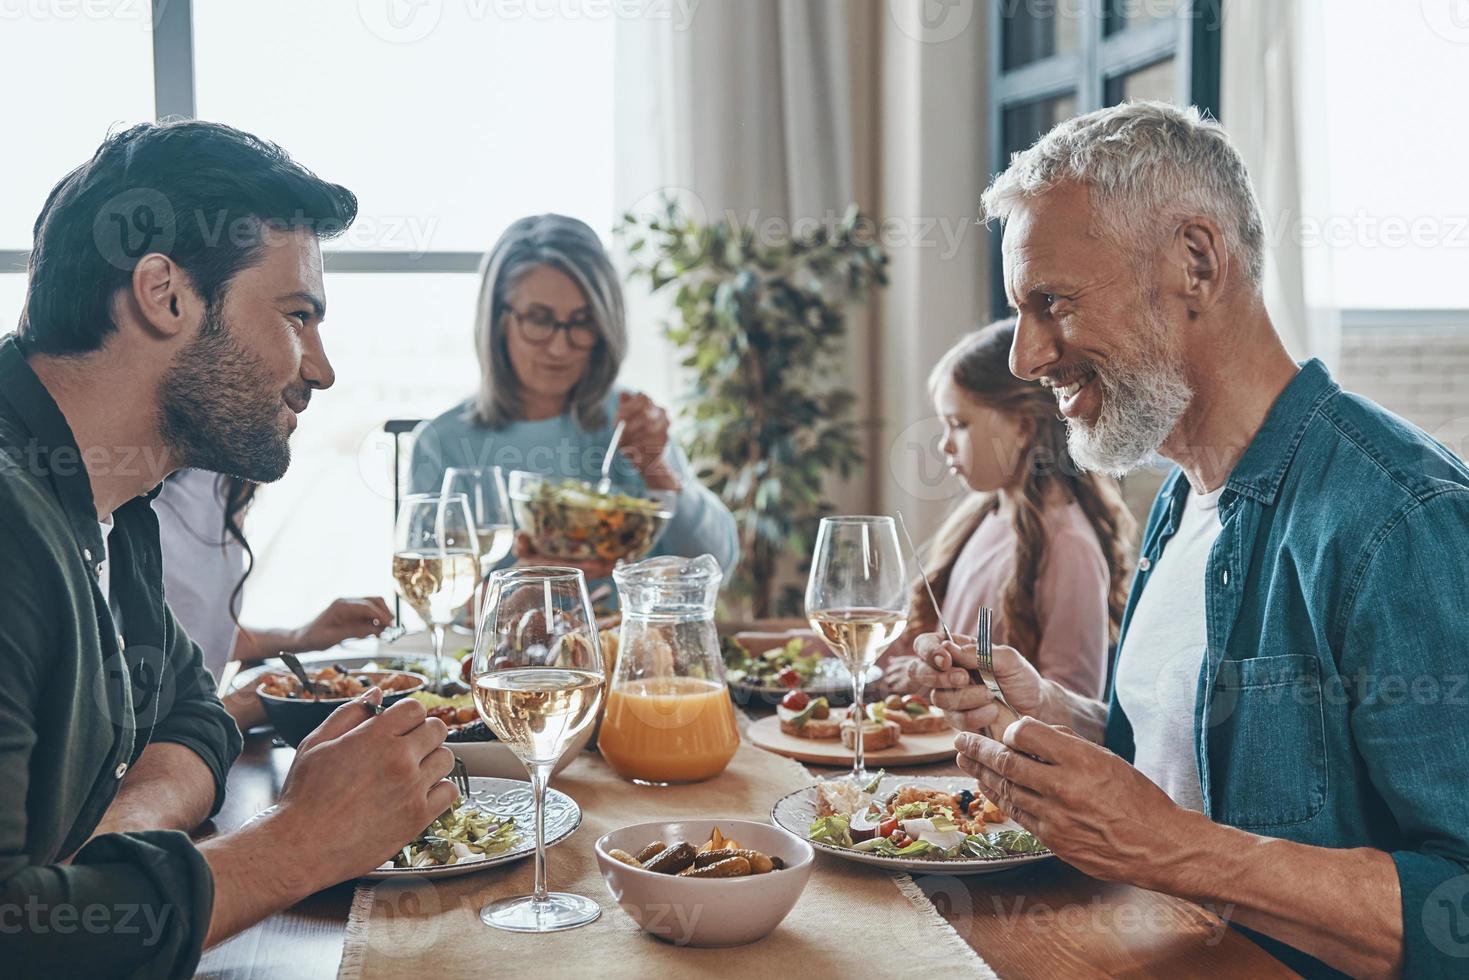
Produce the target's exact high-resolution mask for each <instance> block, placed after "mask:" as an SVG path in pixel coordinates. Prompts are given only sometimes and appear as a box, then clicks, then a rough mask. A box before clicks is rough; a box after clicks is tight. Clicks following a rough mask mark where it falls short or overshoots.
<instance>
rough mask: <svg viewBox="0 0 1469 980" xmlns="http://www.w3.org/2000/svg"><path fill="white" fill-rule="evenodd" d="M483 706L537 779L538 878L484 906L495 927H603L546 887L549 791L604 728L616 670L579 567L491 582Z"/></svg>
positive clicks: (580, 900) (517, 573) (480, 684)
mask: <svg viewBox="0 0 1469 980" xmlns="http://www.w3.org/2000/svg"><path fill="white" fill-rule="evenodd" d="M473 674H474V704H475V707H476V708H478V709H479V714H480V717H481V718H483V719H484V722H485V724H486V725H488V726H489V727H490V730H491V731H493V732H494V733H495V735H496V737H498V738H499V739H500V741H501V742H503V743H505V745H507V746H509V747H510V751H512V752H514V753H515V755H516V757H518V758H519V759H520V761H521V763H522V764H524V766H525V770H526V773H527V774H528V775H529V776H530V784H531V791H532V793H533V795H534V797H535V806H536V877H535V891H534V892H533V893H532V894H530V895H518V896H515V897H513V898H502V899H500V900H499V901H497V902H492V903H491V904H489V905H487V906H485V907H484V908H483V909H481V910H480V914H479V917H480V919H481V921H483V922H484V923H485V924H486V925H489V926H494V927H495V928H497V929H508V930H510V931H512V932H558V931H560V930H562V929H574V928H576V927H577V926H582V925H586V924H587V923H588V922H592V921H594V920H595V919H596V918H597V917H598V916H599V915H601V914H602V910H601V907H600V906H598V905H597V903H596V902H594V901H592V900H591V899H589V898H584V897H583V896H581V895H572V894H568V893H566V892H549V891H547V890H546V837H545V823H546V815H545V810H546V785H547V783H548V782H550V779H551V770H552V769H553V768H554V767H555V765H556V762H557V760H558V759H560V758H561V755H562V753H563V752H565V751H566V748H567V746H568V745H570V744H571V742H572V741H573V740H574V739H575V738H576V737H577V736H578V735H580V734H581V733H582V732H583V731H585V730H586V729H587V727H588V726H590V725H592V724H593V723H595V721H596V720H597V714H598V712H599V711H600V710H601V707H602V696H603V690H604V687H605V682H606V677H607V672H606V668H605V667H604V665H603V663H602V651H601V648H600V646H599V645H598V640H597V625H596V620H595V619H594V618H593V616H592V603H591V600H590V599H589V598H588V597H587V581H586V578H585V576H583V575H582V573H581V571H580V570H579V569H575V568H560V567H534V566H532V567H522V568H506V569H501V570H500V571H497V572H495V573H494V574H493V575H491V576H490V587H489V590H488V592H487V594H486V597H485V614H484V616H483V617H482V618H481V620H480V625H479V631H478V634H477V635H476V637H475V644H474V666H473Z"/></svg>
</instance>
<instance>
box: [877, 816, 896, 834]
mask: <svg viewBox="0 0 1469 980" xmlns="http://www.w3.org/2000/svg"><path fill="white" fill-rule="evenodd" d="M897 829H898V821H897V819H896V818H894V819H892V820H884V821H883V822H882V823H880V824H878V825H877V836H879V837H891V836H893V833H894V832H895V831H896V830H897Z"/></svg>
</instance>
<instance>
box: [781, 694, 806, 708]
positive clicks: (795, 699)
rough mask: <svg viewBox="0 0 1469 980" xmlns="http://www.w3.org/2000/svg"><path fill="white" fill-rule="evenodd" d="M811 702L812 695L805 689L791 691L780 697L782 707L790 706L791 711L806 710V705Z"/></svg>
mask: <svg viewBox="0 0 1469 980" xmlns="http://www.w3.org/2000/svg"><path fill="white" fill-rule="evenodd" d="M810 703H811V695H809V694H807V693H806V692H805V691H791V692H790V693H789V694H787V695H786V696H785V697H783V698H781V699H780V706H781V707H782V708H789V709H790V710H791V711H805V710H806V705H808V704H810Z"/></svg>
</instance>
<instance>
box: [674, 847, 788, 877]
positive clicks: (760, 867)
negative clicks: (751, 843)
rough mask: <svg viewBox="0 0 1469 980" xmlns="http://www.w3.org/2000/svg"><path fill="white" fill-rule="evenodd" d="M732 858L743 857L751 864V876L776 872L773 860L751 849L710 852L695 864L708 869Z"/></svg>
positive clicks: (700, 856)
mask: <svg viewBox="0 0 1469 980" xmlns="http://www.w3.org/2000/svg"><path fill="white" fill-rule="evenodd" d="M731 857H742V858H744V859H745V860H746V861H748V862H750V874H752V875H763V874H767V873H769V872H771V871H774V870H775V862H774V860H773V859H771V858H768V857H766V856H765V855H764V854H761V853H760V852H759V851H752V850H749V849H741V850H737V851H708V852H706V853H704V854H700V855H699V856H698V857H696V858H694V864H695V865H696V866H698V867H700V868H707V867H709V866H710V865H711V864H717V863H718V862H720V861H724V860H727V859H728V858H731Z"/></svg>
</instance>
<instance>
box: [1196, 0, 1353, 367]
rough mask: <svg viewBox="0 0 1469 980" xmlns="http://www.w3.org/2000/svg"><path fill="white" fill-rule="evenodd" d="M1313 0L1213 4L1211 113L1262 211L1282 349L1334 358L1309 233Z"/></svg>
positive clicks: (1321, 184)
mask: <svg viewBox="0 0 1469 980" xmlns="http://www.w3.org/2000/svg"><path fill="white" fill-rule="evenodd" d="M1324 17H1325V9H1324V5H1323V3H1322V0H1292V2H1290V3H1281V2H1279V0H1229V2H1227V3H1225V4H1224V5H1223V36H1222V38H1221V54H1222V60H1223V64H1222V67H1221V70H1220V83H1221V93H1220V106H1219V115H1220V121H1221V122H1222V123H1223V124H1224V126H1225V128H1226V129H1228V130H1229V134H1230V136H1231V138H1232V139H1233V140H1234V142H1235V144H1236V145H1237V146H1238V147H1239V149H1240V152H1241V153H1242V154H1243V155H1244V158H1245V162H1246V164H1248V165H1249V168H1250V177H1251V179H1252V180H1253V182H1254V185H1255V192H1256V193H1257V194H1258V195H1259V198H1260V209H1261V211H1262V212H1263V213H1264V216H1265V234H1266V241H1267V249H1268V252H1267V256H1266V268H1265V306H1266V308H1267V309H1268V310H1269V311H1270V315H1271V318H1272V319H1273V320H1274V321H1275V326H1276V328H1277V329H1278V330H1279V331H1280V334H1281V337H1282V338H1283V339H1284V340H1285V344H1286V347H1287V348H1288V349H1289V350H1290V352H1291V355H1292V356H1293V357H1295V358H1297V359H1304V358H1308V357H1320V358H1321V359H1322V360H1324V361H1325V362H1326V363H1327V364H1328V365H1329V366H1335V363H1336V360H1337V352H1338V348H1339V346H1340V317H1339V314H1338V312H1337V311H1336V310H1335V309H1333V308H1332V307H1331V305H1330V302H1329V290H1330V283H1331V253H1330V250H1329V249H1328V248H1326V246H1325V245H1323V244H1321V243H1320V242H1319V241H1313V237H1314V231H1313V229H1315V228H1317V227H1319V224H1318V223H1319V222H1320V221H1321V220H1322V219H1323V218H1324V217H1325V216H1326V214H1327V211H1328V207H1329V205H1328V202H1327V201H1326V175H1327V173H1328V167H1327V161H1326V160H1325V159H1324V154H1325V147H1326V145H1327V140H1326V134H1325V129H1324V126H1325V119H1326V110H1325V98H1326V93H1325V88H1324V77H1325V73H1324V71H1323V69H1322V66H1321V50H1320V44H1321V38H1322V36H1323V33H1324V32H1323V30H1322V19H1323V18H1324Z"/></svg>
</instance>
